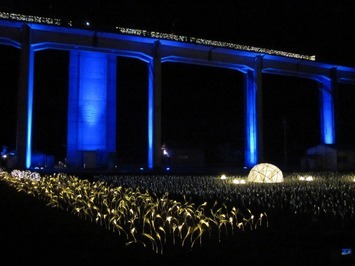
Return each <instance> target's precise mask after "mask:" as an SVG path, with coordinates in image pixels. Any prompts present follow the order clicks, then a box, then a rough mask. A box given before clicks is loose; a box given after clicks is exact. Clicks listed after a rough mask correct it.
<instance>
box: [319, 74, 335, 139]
mask: <svg viewBox="0 0 355 266" xmlns="http://www.w3.org/2000/svg"><path fill="white" fill-rule="evenodd" d="M330 76H331V77H330V79H329V80H328V79H327V80H326V81H323V82H320V83H319V88H320V122H321V125H320V128H321V134H320V135H321V143H322V144H335V122H334V91H335V89H336V86H337V79H336V70H335V71H334V70H332V71H331V75H330Z"/></svg>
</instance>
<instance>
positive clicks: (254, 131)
mask: <svg viewBox="0 0 355 266" xmlns="http://www.w3.org/2000/svg"><path fill="white" fill-rule="evenodd" d="M244 80H245V84H244V89H245V104H244V106H245V166H246V167H253V166H254V165H255V164H257V163H259V162H261V161H263V119H262V57H261V56H257V57H256V58H255V68H254V70H248V71H247V72H246V73H245V79H244Z"/></svg>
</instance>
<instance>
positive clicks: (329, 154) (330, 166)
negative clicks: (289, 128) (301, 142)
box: [301, 144, 355, 171]
mask: <svg viewBox="0 0 355 266" xmlns="http://www.w3.org/2000/svg"><path fill="white" fill-rule="evenodd" d="M301 167H302V170H306V171H308V170H309V171H338V170H339V171H342V170H354V169H355V151H354V150H345V149H338V148H337V147H336V146H334V145H326V144H320V145H317V146H315V147H311V148H309V149H308V150H307V153H306V155H305V156H304V157H303V158H302V161H301Z"/></svg>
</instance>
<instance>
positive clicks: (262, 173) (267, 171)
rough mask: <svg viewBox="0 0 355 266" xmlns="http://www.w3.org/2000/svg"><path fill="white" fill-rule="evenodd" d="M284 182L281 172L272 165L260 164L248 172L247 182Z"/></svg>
mask: <svg viewBox="0 0 355 266" xmlns="http://www.w3.org/2000/svg"><path fill="white" fill-rule="evenodd" d="M283 181H284V178H283V174H282V171H281V170H280V169H279V168H277V167H276V166H275V165H273V164H269V163H260V164H257V165H255V166H254V167H253V168H252V169H251V170H250V172H249V175H248V182H256V183H281V182H283Z"/></svg>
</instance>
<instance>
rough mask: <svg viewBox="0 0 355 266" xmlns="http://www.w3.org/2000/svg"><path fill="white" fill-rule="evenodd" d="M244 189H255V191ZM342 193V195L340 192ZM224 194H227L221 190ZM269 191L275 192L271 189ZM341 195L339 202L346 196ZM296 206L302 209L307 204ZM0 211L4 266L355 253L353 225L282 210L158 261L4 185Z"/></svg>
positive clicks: (172, 248)
mask: <svg viewBox="0 0 355 266" xmlns="http://www.w3.org/2000/svg"><path fill="white" fill-rule="evenodd" d="M125 178H127V177H125ZM141 178H142V176H140V177H138V179H137V180H136V181H135V182H136V183H138V180H141ZM147 178H148V179H149V178H152V177H147ZM155 178H156V177H155ZM159 178H160V180H161V181H162V184H166V183H169V182H167V181H168V179H169V177H168V176H165V177H159ZM132 179H133V181H134V180H135V179H134V178H132V176H131V177H130V180H131V182H132ZM175 179H176V178H175ZM119 180H120V182H123V181H124V177H121V178H120V177H119ZM192 181H194V180H192ZM148 183H149V182H148ZM150 183H151V182H150ZM180 183H181V182H177V183H176V184H180ZM185 183H186V182H185ZM203 183H204V184H205V182H203ZM338 183H339V182H337V181H335V183H334V184H333V183H332V186H331V187H332V188H334V189H335V188H336V187H335V185H336V184H338ZM302 184H303V183H302ZM302 186H303V185H302ZM306 186H307V187H308V188H309V187H310V186H311V188H312V190H311V191H318V192H319V190H320V189H321V188H322V186H321V185H319V184H316V185H310V184H307V185H306ZM208 187H209V186H208ZM215 188H216V189H219V188H218V187H215ZM249 188H253V189H255V186H253V187H249ZM298 188H300V187H298ZM327 188H328V189H329V188H330V187H329V186H327ZM341 188H342V189H344V187H343V186H341ZM164 189H166V188H164ZM164 189H163V190H164ZM223 189H228V188H227V187H226V186H223ZM263 189H264V190H265V187H264V188H263ZM272 189H273V190H275V187H272ZM347 189H349V191H345V196H347V195H348V196H349V197H347V199H348V202H347V203H345V205H347V208H354V206H355V197H354V194H355V190H354V185H353V184H352V183H350V186H348V187H347ZM247 190H248V189H247V187H245V188H243V189H239V190H237V192H235V190H233V191H234V192H233V191H231V194H233V193H235V195H240V194H243V193H244V192H245V191H247ZM264 190H263V191H264ZM200 191H204V192H203V193H200V197H207V195H210V194H211V188H209V190H208V191H206V190H205V189H203V188H202V189H200ZM243 191H244V192H243ZM249 192H250V189H249ZM257 192H258V193H260V192H259V191H257ZM298 192H299V193H302V194H303V195H305V194H307V193H308V192H309V190H307V191H305V190H301V189H298ZM306 192H307V193H306ZM204 193H206V194H204ZM336 193H337V191H334V190H332V191H327V192H326V193H325V194H324V193H323V194H322V195H323V197H325V196H326V195H328V196H329V195H335V194H336ZM310 194H312V193H310ZM201 195H202V196H201ZM249 195H250V193H249ZM276 195H277V194H275V195H274V197H276ZM341 195H344V191H343V192H342V194H341ZM251 197H252V198H253V196H251ZM300 197H301V195H300ZM232 198H233V197H232ZM301 198H302V197H301ZM204 199H205V198H204ZM302 199H303V201H305V198H302ZM209 200H211V198H209ZM285 200H288V198H286V199H285ZM334 201H335V200H334ZM325 202H327V201H325ZM305 203H306V202H305ZM335 203H336V202H335ZM337 206H338V205H337ZM338 207H339V206H338ZM288 208H290V207H288ZM339 208H340V207H339ZM0 209H1V219H0V220H1V222H0V239H1V242H2V248H1V252H0V254H1V260H2V261H4V262H5V263H2V265H30V264H36V265H199V264H204V265H222V264H229V265H353V264H354V255H347V256H343V255H341V250H342V248H352V249H353V252H354V246H355V225H354V224H355V223H354V221H353V220H347V222H346V223H343V222H341V220H340V219H339V217H338V216H337V215H338V214H337V215H318V216H315V215H310V214H309V212H308V213H306V212H304V213H299V214H291V213H289V212H287V211H284V210H280V209H269V210H267V213H268V217H269V220H268V222H269V224H268V226H263V227H260V228H258V229H257V230H244V231H238V232H237V233H236V234H234V235H233V236H231V237H226V238H225V239H223V241H221V242H218V241H204V242H203V243H202V245H201V246H199V245H196V246H194V247H193V248H189V247H188V246H184V247H181V246H179V245H171V244H170V245H167V246H166V247H165V250H164V253H163V254H157V253H155V252H153V251H152V249H150V248H147V247H143V246H142V245H129V246H125V241H124V239H123V238H122V236H119V235H118V233H114V232H112V231H110V230H107V229H106V228H105V227H104V226H100V225H99V224H98V223H93V222H90V221H89V220H85V219H82V218H79V217H77V216H76V215H73V214H72V213H70V212H67V211H65V210H62V209H60V208H53V207H49V206H47V202H45V201H43V200H40V199H39V198H36V197H33V196H32V195H28V194H26V193H23V192H17V191H16V189H15V188H13V187H10V186H9V185H8V184H7V183H6V182H0ZM340 216H341V215H340Z"/></svg>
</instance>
